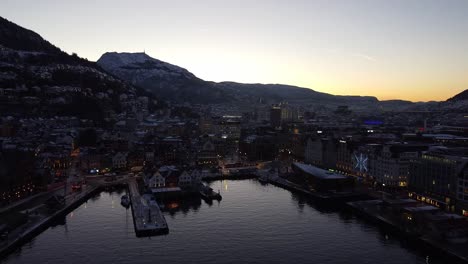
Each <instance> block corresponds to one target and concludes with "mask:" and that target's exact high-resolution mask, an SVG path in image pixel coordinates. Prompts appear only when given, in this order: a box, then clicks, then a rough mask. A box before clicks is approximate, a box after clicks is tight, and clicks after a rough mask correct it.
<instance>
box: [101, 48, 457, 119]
mask: <svg viewBox="0 0 468 264" xmlns="http://www.w3.org/2000/svg"><path fill="white" fill-rule="evenodd" d="M97 63H98V65H99V66H101V67H102V68H103V69H105V70H106V71H108V72H110V73H112V74H114V75H116V76H118V77H119V78H122V79H123V80H126V81H129V82H130V83H132V84H134V85H136V86H139V87H142V88H144V89H146V90H148V91H151V92H153V93H155V94H157V95H158V96H161V97H162V98H164V99H167V100H171V101H176V102H191V103H226V104H244V105H255V104H256V103H258V102H263V103H266V104H268V103H278V102H282V101H286V102H289V103H292V104H300V105H322V106H327V107H331V108H333V107H336V106H337V105H349V106H350V107H351V108H353V109H366V110H428V109H427V108H434V107H439V106H443V105H444V103H442V104H441V103H439V102H429V103H414V102H410V101H405V100H387V101H379V100H378V99H377V98H375V97H372V96H338V95H331V94H327V93H321V92H317V91H314V90H312V89H308V88H301V87H296V86H291V85H282V84H242V83H235V82H220V83H215V82H209V81H204V80H202V79H200V78H198V77H196V76H195V75H194V74H192V73H191V72H189V71H188V70H186V69H184V68H181V67H178V66H175V65H172V64H169V63H167V62H163V61H160V60H157V59H154V58H152V57H150V56H148V55H147V54H145V53H117V52H108V53H105V54H103V55H102V57H101V58H100V59H99V60H98V61H97ZM454 98H458V97H457V96H456V97H454Z"/></svg>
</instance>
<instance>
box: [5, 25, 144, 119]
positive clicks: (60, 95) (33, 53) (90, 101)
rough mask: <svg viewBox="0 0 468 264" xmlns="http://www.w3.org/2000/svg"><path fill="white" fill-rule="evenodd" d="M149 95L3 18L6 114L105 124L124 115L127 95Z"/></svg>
mask: <svg viewBox="0 0 468 264" xmlns="http://www.w3.org/2000/svg"><path fill="white" fill-rule="evenodd" d="M147 94H148V93H146V92H145V91H144V90H143V89H141V88H138V87H135V86H132V85H129V84H128V83H127V82H125V81H122V80H120V79H118V78H116V77H115V76H113V75H111V74H109V73H108V72H106V71H104V70H103V69H102V68H100V67H99V66H98V65H97V64H96V63H95V62H90V61H87V60H85V59H82V58H80V57H78V56H77V55H76V54H73V55H69V54H67V53H65V52H63V51H61V50H60V49H59V48H58V47H56V46H54V45H52V44H51V43H49V42H48V41H46V40H44V39H43V38H42V37H41V36H40V35H39V34H37V33H35V32H33V31H31V30H28V29H25V28H22V27H20V26H18V25H16V24H14V23H12V22H10V21H8V20H6V19H4V18H2V17H0V113H2V114H9V115H27V116H31V117H33V116H39V117H45V116H55V115H68V116H77V117H80V118H85V119H93V120H96V121H102V120H104V118H106V117H109V116H112V115H113V114H114V113H118V112H120V111H123V108H122V102H121V100H120V97H121V95H126V96H127V95H133V96H134V97H137V96H139V95H147Z"/></svg>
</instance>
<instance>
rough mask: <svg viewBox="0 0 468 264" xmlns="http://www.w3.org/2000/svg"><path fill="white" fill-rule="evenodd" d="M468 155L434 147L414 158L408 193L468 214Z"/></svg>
mask: <svg viewBox="0 0 468 264" xmlns="http://www.w3.org/2000/svg"><path fill="white" fill-rule="evenodd" d="M467 162H468V157H467V156H466V153H465V154H462V155H460V154H457V153H454V152H451V151H450V150H449V149H445V148H444V149H442V148H438V149H432V150H431V151H428V152H426V153H424V154H423V155H422V156H421V157H420V158H418V159H415V160H413V161H412V162H411V167H410V176H409V184H408V188H409V191H410V193H409V195H410V197H412V198H415V199H417V200H419V201H423V202H426V203H429V204H432V205H435V206H437V207H440V208H443V209H446V210H449V211H452V212H454V211H458V213H461V214H464V215H467V216H468V209H467V207H466V204H467V202H468V170H467Z"/></svg>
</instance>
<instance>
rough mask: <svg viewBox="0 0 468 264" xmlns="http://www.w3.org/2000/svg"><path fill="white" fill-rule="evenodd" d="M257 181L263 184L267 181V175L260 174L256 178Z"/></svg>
mask: <svg viewBox="0 0 468 264" xmlns="http://www.w3.org/2000/svg"><path fill="white" fill-rule="evenodd" d="M258 181H259V182H261V183H264V184H267V183H268V176H267V175H262V176H260V177H259V178H258Z"/></svg>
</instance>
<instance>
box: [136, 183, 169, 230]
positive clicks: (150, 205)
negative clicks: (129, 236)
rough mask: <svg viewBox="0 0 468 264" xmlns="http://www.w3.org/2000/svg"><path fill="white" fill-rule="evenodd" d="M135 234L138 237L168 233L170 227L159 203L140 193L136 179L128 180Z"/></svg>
mask: <svg viewBox="0 0 468 264" xmlns="http://www.w3.org/2000/svg"><path fill="white" fill-rule="evenodd" d="M128 189H129V191H130V199H131V206H132V213H133V224H134V226H135V234H136V235H137V236H138V237H143V236H154V235H159V234H167V233H168V232H169V228H168V226H167V222H166V219H165V218H164V216H163V214H162V212H161V209H160V208H159V205H158V203H157V202H156V201H155V200H152V199H151V198H149V197H144V196H141V195H140V191H139V190H138V185H137V183H136V181H135V179H130V180H129V181H128Z"/></svg>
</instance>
